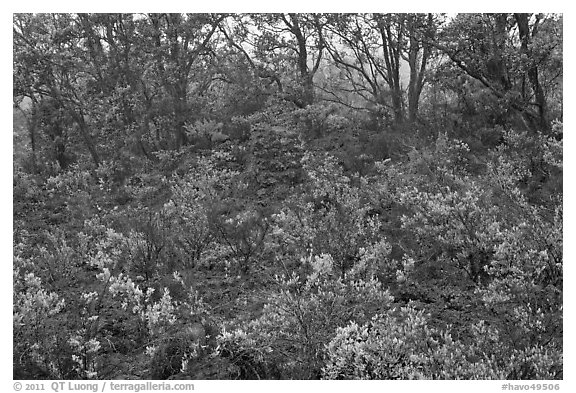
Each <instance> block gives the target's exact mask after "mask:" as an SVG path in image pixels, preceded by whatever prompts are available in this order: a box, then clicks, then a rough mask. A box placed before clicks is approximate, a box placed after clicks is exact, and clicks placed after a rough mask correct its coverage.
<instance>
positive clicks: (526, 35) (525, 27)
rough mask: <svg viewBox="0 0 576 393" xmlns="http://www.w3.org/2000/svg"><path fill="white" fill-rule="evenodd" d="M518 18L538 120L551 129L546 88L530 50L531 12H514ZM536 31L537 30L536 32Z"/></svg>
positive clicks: (522, 49) (539, 123)
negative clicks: (543, 86)
mask: <svg viewBox="0 0 576 393" xmlns="http://www.w3.org/2000/svg"><path fill="white" fill-rule="evenodd" d="M514 17H515V18H516V23H517V24H518V34H519V35H520V42H521V51H522V53H524V54H525V55H526V56H527V58H528V59H529V61H530V64H529V68H528V72H527V74H528V81H529V83H530V87H531V88H532V91H533V93H534V100H535V104H536V106H537V107H538V121H537V125H538V127H539V128H541V129H542V130H543V131H546V130H549V129H550V124H549V122H548V119H547V117H548V113H547V108H546V97H545V95H544V90H543V89H542V86H541V85H540V80H539V77H538V66H537V65H536V63H535V62H534V59H533V58H532V53H531V51H530V48H529V45H530V26H529V23H528V22H529V18H530V14H514ZM534 33H535V32H534Z"/></svg>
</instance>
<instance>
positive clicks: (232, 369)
mask: <svg viewBox="0 0 576 393" xmlns="http://www.w3.org/2000/svg"><path fill="white" fill-rule="evenodd" d="M13 34H14V42H13V48H14V53H13V64H14V74H13V78H14V93H13V97H14V161H13V162H14V171H13V174H14V175H13V176H14V181H13V186H14V193H13V195H14V200H13V207H14V233H13V256H14V262H13V272H14V275H13V280H14V298H13V303H14V314H13V315H14V318H13V327H14V335H13V348H14V359H13V367H14V368H13V371H14V378H17V379H40V378H47V379H112V378H119V379H144V378H146V379H149V378H153V379H166V378H171V379H177V378H193V379H415V378H416V379H562V378H563V361H562V354H563V343H562V337H563V331H562V318H563V311H562V293H563V290H562V287H563V253H562V162H563V159H562V132H563V130H562V17H561V16H559V15H544V14H461V15H457V16H455V17H450V18H449V17H446V16H444V15H439V14H345V15H341V14H338V15H336V14H249V15H248V14H244V15H224V14H145V15H133V14H15V15H14V18H13Z"/></svg>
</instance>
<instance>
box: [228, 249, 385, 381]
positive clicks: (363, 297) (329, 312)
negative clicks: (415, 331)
mask: <svg viewBox="0 0 576 393" xmlns="http://www.w3.org/2000/svg"><path fill="white" fill-rule="evenodd" d="M310 264H311V266H312V272H311V273H310V275H308V276H307V277H306V278H305V279H303V280H302V279H300V278H299V277H298V276H296V275H292V276H288V277H287V276H282V277H278V278H277V283H278V290H277V292H275V293H272V294H270V295H269V296H268V298H269V300H268V302H267V304H266V305H265V306H264V309H263V312H262V316H261V317H260V318H258V319H257V320H255V321H252V322H249V323H248V324H247V325H246V326H245V327H244V328H242V329H238V330H234V331H232V332H225V333H224V334H223V335H221V336H220V337H219V346H220V352H221V353H222V355H223V356H227V357H231V358H233V359H236V360H237V361H238V364H239V365H238V367H239V368H240V370H239V373H240V374H242V368H251V369H254V370H255V369H261V370H274V372H275V373H277V375H276V377H278V376H280V377H283V378H290V377H297V378H302V377H305V378H316V377H318V375H319V371H320V368H321V366H322V364H323V361H324V356H325V349H324V346H325V345H326V344H327V343H328V342H329V341H330V339H331V338H332V337H333V335H334V332H335V329H336V327H338V326H342V325H344V324H345V323H347V322H348V321H351V320H353V321H358V322H360V323H362V322H364V321H366V320H367V319H368V318H369V317H370V315H373V314H374V313H375V312H377V311H379V310H384V309H386V308H387V307H388V305H389V304H390V302H391V300H392V299H391V297H390V295H389V294H388V292H387V291H385V290H383V289H382V288H381V287H380V284H379V283H378V282H377V281H376V280H375V279H373V278H372V279H368V280H363V279H358V278H357V277H354V276H347V277H346V278H345V279H342V278H340V277H339V274H338V272H337V271H335V269H334V261H333V259H332V257H331V256H330V255H321V256H316V257H314V258H312V259H311V260H310ZM268 372H271V371H268ZM256 377H257V378H270V377H274V376H273V375H272V376H271V375H257V376H256Z"/></svg>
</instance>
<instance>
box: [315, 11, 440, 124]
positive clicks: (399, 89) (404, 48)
mask: <svg viewBox="0 0 576 393" xmlns="http://www.w3.org/2000/svg"><path fill="white" fill-rule="evenodd" d="M327 18H328V23H327V24H326V31H327V33H326V39H327V41H326V42H327V43H326V48H327V50H328V52H329V53H330V55H331V57H332V59H333V60H334V62H335V63H336V65H337V66H338V67H341V68H342V69H343V70H344V71H345V77H346V79H347V80H348V82H349V84H350V85H351V89H352V91H353V92H354V93H356V94H359V95H360V96H362V97H363V98H364V99H365V100H366V101H368V102H370V103H372V104H374V105H376V106H383V107H387V108H389V109H390V110H391V111H392V113H393V115H394V120H395V122H396V124H401V123H403V122H404V120H405V117H406V113H405V112H406V111H405V107H406V105H405V102H404V101H405V100H404V88H403V80H402V79H403V76H402V73H403V72H402V68H403V66H405V64H406V63H407V65H408V66H409V69H410V77H409V82H408V119H409V121H410V122H413V121H415V120H416V117H417V114H418V101H419V98H420V94H421V92H422V88H423V86H424V82H425V79H424V76H425V72H426V67H427V65H428V61H429V59H430V56H431V55H432V49H433V48H432V46H431V45H430V44H429V43H428V42H427V40H424V39H423V38H425V37H430V36H433V35H434V30H435V25H436V21H435V18H434V17H433V15H432V14H428V15H420V14H345V15H328V16H327Z"/></svg>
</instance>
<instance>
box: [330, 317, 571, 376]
mask: <svg viewBox="0 0 576 393" xmlns="http://www.w3.org/2000/svg"><path fill="white" fill-rule="evenodd" d="M470 333H471V335H472V340H471V342H470V343H464V342H462V341H460V340H455V339H453V338H452V336H451V335H450V334H449V333H447V332H445V331H441V330H438V329H435V328H431V327H429V326H428V323H427V318H426V316H425V315H424V313H423V312H422V311H417V310H415V309H414V308H412V307H410V306H408V307H403V308H401V309H400V310H397V309H393V310H390V311H388V312H387V313H386V314H382V315H376V316H374V317H373V318H372V320H371V321H370V322H368V323H366V324H364V325H362V326H360V325H358V324H357V323H354V322H352V323H350V324H349V325H348V326H346V327H344V328H338V332H337V334H336V336H335V337H334V339H333V340H332V341H331V342H330V344H329V345H328V349H327V351H328V360H327V363H326V366H325V367H324V368H323V370H322V371H323V377H324V378H325V379H510V378H511V379H517V378H519V377H520V375H519V370H526V367H528V370H529V371H528V373H527V374H525V375H522V378H533V379H552V378H554V377H556V374H555V372H554V367H556V366H557V364H558V362H559V361H560V359H559V358H558V354H557V353H556V352H555V351H554V350H552V351H550V350H548V349H547V350H544V349H543V348H541V347H536V348H532V349H530V350H520V351H519V350H512V351H511V352H509V351H506V350H505V349H503V348H501V342H500V334H499V332H498V330H496V329H494V328H490V327H488V326H487V325H486V324H485V323H484V321H480V322H478V323H477V324H475V325H473V326H472V327H471V332H470ZM499 347H500V348H499ZM527 365H528V366H527Z"/></svg>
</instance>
